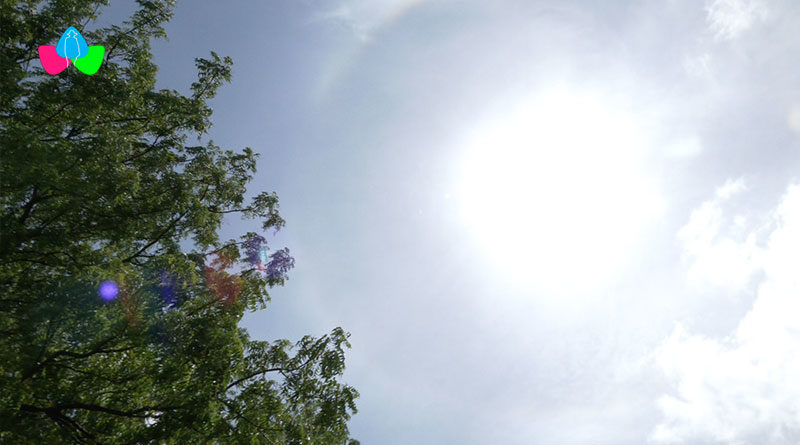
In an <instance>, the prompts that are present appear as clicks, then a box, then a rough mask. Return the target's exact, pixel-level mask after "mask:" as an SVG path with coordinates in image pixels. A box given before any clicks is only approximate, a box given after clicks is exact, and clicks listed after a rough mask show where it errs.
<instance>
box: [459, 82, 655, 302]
mask: <svg viewBox="0 0 800 445" xmlns="http://www.w3.org/2000/svg"><path fill="white" fill-rule="evenodd" d="M607 103H608V101H603V100H601V99H600V98H598V97H596V96H591V95H584V94H576V93H571V92H565V91H560V92H550V93H547V94H543V95H539V96H537V97H535V98H533V99H532V100H530V101H525V103H524V104H523V105H520V106H518V107H516V108H515V109H513V110H511V111H508V112H506V113H502V115H500V116H498V117H497V118H496V119H493V120H492V121H490V122H488V123H487V124H486V125H484V126H482V127H481V128H479V129H478V130H476V131H474V132H473V133H472V134H471V135H470V137H469V140H468V141H467V142H466V144H465V145H466V156H465V158H464V162H463V164H462V168H461V172H460V178H459V185H458V187H459V191H460V192H459V197H460V201H461V202H460V204H461V209H462V212H463V213H462V218H463V221H464V222H465V223H466V225H467V227H468V229H469V231H470V232H472V233H473V234H474V235H475V238H476V240H477V241H478V243H479V244H480V245H481V247H482V249H483V250H484V254H483V256H485V257H487V258H488V259H489V260H490V263H491V264H493V265H494V266H497V267H498V268H499V269H500V270H501V271H502V272H503V275H505V276H506V277H509V278H511V279H512V281H513V282H514V283H515V284H517V285H526V286H527V287H528V288H531V289H535V290H539V291H544V292H547V293H550V294H561V295H563V294H578V293H584V292H587V291H591V290H596V289H599V288H601V287H603V286H606V285H608V284H610V283H612V282H613V281H614V279H615V278H616V277H617V276H618V275H619V272H620V270H621V269H622V268H623V267H624V266H625V263H626V261H627V259H628V258H629V256H630V251H631V249H632V248H634V247H635V244H636V240H637V237H638V236H639V235H640V234H641V232H642V229H643V228H644V227H645V226H646V224H648V222H649V221H652V219H653V217H654V216H655V215H656V214H657V213H658V208H659V206H660V204H659V199H658V198H657V197H656V195H655V193H654V192H653V185H652V184H651V181H650V178H648V175H647V172H646V171H644V170H645V169H644V163H643V160H642V157H643V154H644V149H645V146H646V141H645V138H644V137H643V135H642V134H641V130H640V129H639V128H638V127H637V123H636V121H635V119H634V117H633V116H632V115H630V114H627V113H625V112H621V111H619V110H615V109H614V108H613V107H611V106H609V105H607Z"/></svg>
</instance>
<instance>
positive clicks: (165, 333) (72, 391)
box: [0, 0, 358, 444]
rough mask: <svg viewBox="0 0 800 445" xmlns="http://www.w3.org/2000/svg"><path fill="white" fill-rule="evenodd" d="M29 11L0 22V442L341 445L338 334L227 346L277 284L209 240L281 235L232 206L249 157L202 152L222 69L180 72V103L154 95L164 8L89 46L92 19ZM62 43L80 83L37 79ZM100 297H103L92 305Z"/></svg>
mask: <svg viewBox="0 0 800 445" xmlns="http://www.w3.org/2000/svg"><path fill="white" fill-rule="evenodd" d="M39 3H40V2H38V1H19V2H11V1H4V2H3V3H2V11H0V45H2V51H0V107H1V108H0V207H1V209H0V419H2V420H0V442H1V443H36V444H40V443H59V442H80V443H115V444H116V443H176V444H185V443H247V444H252V443H267V444H268V443H286V444H301V443H302V444H304V443H311V444H344V443H348V440H350V439H349V433H348V430H347V421H348V420H349V419H350V416H351V415H352V413H354V412H355V411H356V408H355V404H354V400H355V399H356V398H357V396H358V394H357V392H356V391H355V390H354V389H353V388H351V387H350V386H347V385H345V384H343V383H341V382H340V377H341V374H342V372H343V370H344V350H345V349H346V348H348V347H349V343H348V341H347V339H348V334H346V333H345V332H343V331H342V330H341V329H339V328H337V329H335V330H334V331H333V332H331V333H330V334H328V335H325V336H323V337H321V338H312V337H305V338H303V339H302V340H300V341H298V342H296V343H294V344H292V343H290V342H289V341H286V340H280V341H275V342H271V343H270V342H263V341H255V340H251V339H250V338H249V337H248V334H247V332H246V331H245V330H243V329H241V328H239V327H238V323H239V321H240V320H241V318H242V316H243V314H244V313H245V311H246V310H252V309H263V308H264V307H265V305H266V303H267V302H268V301H269V294H268V289H269V288H270V287H272V286H275V285H280V284H282V283H283V282H284V280H285V276H284V275H283V274H282V273H276V274H270V275H267V276H264V275H263V274H262V273H259V271H258V270H256V269H254V268H253V267H252V264H251V263H250V262H248V261H247V258H246V257H245V256H244V255H242V253H241V252H240V250H241V247H242V246H243V244H244V243H246V242H247V240H248V239H251V238H252V237H253V236H254V235H255V234H252V233H251V234H247V235H245V236H244V237H243V238H242V239H241V240H238V241H237V240H227V241H223V240H220V239H219V237H218V229H219V228H220V225H221V223H222V220H223V218H224V217H225V215H227V214H237V213H238V214H241V215H243V216H244V217H247V218H253V219H257V220H259V221H261V224H262V228H263V229H264V230H268V229H278V228H280V227H281V226H282V225H283V224H284V221H283V219H281V217H280V215H279V213H278V200H277V197H276V196H275V195H274V194H273V193H266V192H264V193H260V194H257V195H256V197H255V198H253V199H252V200H251V202H250V203H246V202H245V201H246V200H245V192H246V185H247V183H248V182H249V181H250V179H251V178H252V175H253V174H254V173H255V166H256V155H255V154H254V153H253V151H252V150H251V149H249V148H246V149H245V150H244V151H243V152H241V153H236V152H233V151H230V150H223V149H222V148H220V147H218V146H216V145H214V143H213V142H210V141H209V142H206V143H200V141H201V138H202V137H204V135H206V134H207V132H208V129H209V127H210V125H211V120H210V119H211V114H212V109H211V107H210V106H209V104H208V101H209V100H210V99H211V98H213V97H214V95H215V94H216V92H217V89H218V88H219V87H220V86H221V85H222V84H223V83H225V82H227V81H228V80H229V79H230V77H231V65H232V62H231V60H230V59H229V58H227V57H225V58H221V57H219V56H217V55H216V54H215V53H213V52H212V53H211V57H210V58H208V59H197V60H196V62H197V68H198V77H197V81H196V82H194V83H193V84H192V85H191V93H190V94H189V95H188V96H184V95H182V94H180V93H178V92H177V91H172V90H155V76H156V72H157V67H156V65H155V64H154V63H153V61H152V56H151V52H150V46H149V45H150V40H151V39H152V38H156V37H163V36H164V35H165V34H164V29H163V27H162V25H163V24H164V23H165V22H166V21H167V20H169V18H170V16H171V14H172V4H171V3H170V2H167V1H145V0H140V1H139V2H138V3H139V6H140V8H139V10H138V11H137V12H136V13H135V14H134V15H133V16H132V17H131V18H130V20H129V21H127V22H125V23H124V24H122V25H121V26H109V27H107V28H103V29H96V30H88V29H87V28H86V26H87V24H89V23H91V22H92V20H93V19H95V18H96V14H97V13H98V11H99V7H101V6H103V5H104V4H105V3H106V2H104V1H77V0H65V1H54V2H50V3H47V4H44V5H41V4H39ZM70 24H76V25H79V29H81V32H82V33H83V35H84V36H85V37H86V39H87V41H88V42H90V44H92V45H104V46H105V47H106V49H107V59H106V60H105V61H104V63H103V65H102V66H101V68H100V70H99V71H98V72H97V74H95V75H93V76H86V75H83V74H81V73H79V72H77V71H76V70H75V69H73V67H69V68H68V69H67V70H65V71H64V72H62V73H61V74H59V75H57V76H50V75H47V74H46V73H44V71H43V70H42V69H40V68H39V67H38V62H36V57H37V51H36V48H37V47H38V45H41V44H52V43H53V42H54V41H55V40H57V39H58V36H59V35H60V33H61V32H62V31H63V29H64V28H65V27H66V26H69V25H70ZM193 141H196V142H195V143H192V142H193ZM189 240H190V241H191V242H188V241H189ZM188 244H191V245H192V246H193V247H192V248H190V249H188V250H187V248H186V247H185V246H186V245H188ZM283 260H284V266H285V265H287V264H288V265H290V264H291V263H290V262H289V261H288V259H287V258H285V257H284V258H283ZM109 279H111V280H114V281H115V282H116V283H118V284H119V288H120V292H119V295H118V297H117V298H116V300H115V301H113V302H103V301H102V300H101V299H100V298H99V297H98V295H97V286H98V284H99V283H100V282H101V281H103V280H109ZM352 442H353V443H355V441H352Z"/></svg>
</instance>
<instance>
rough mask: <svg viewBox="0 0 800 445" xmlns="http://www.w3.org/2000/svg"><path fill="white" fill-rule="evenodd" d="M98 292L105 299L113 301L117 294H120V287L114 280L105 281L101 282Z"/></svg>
mask: <svg viewBox="0 0 800 445" xmlns="http://www.w3.org/2000/svg"><path fill="white" fill-rule="evenodd" d="M97 293H98V294H100V298H102V299H103V300H105V301H111V300H113V299H115V298H117V295H119V287H118V286H117V283H115V282H113V281H110V280H109V281H103V282H102V283H100V288H99V289H98V291H97Z"/></svg>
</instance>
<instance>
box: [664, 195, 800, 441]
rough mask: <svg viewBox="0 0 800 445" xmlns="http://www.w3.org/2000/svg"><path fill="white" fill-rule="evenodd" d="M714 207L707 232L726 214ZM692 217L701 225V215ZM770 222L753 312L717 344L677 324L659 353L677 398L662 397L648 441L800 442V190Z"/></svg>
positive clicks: (733, 274)
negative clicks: (799, 268) (799, 270)
mask: <svg viewBox="0 0 800 445" xmlns="http://www.w3.org/2000/svg"><path fill="white" fill-rule="evenodd" d="M736 188H739V187H738V186H736V185H735V182H734V183H729V184H728V185H727V186H724V187H722V188H721V189H720V190H719V191H718V193H717V198H716V199H717V200H720V199H726V197H730V195H731V193H733V192H734V190H735V189H736ZM715 205H716V204H712V205H711V206H709V205H706V204H704V207H701V209H700V210H698V211H699V212H700V213H705V214H711V215H712V216H711V217H710V218H704V220H705V222H710V224H706V227H715V224H716V223H718V222H719V220H720V218H721V217H723V216H725V215H722V214H721V213H720V211H719V208H718V207H715ZM693 218H694V220H695V222H694V224H698V223H697V221H699V219H700V217H698V216H696V215H693ZM771 220H772V223H774V226H773V227H774V229H773V230H772V232H771V234H770V235H769V237H768V239H767V241H766V243H765V246H763V247H762V248H760V251H761V259H760V262H759V268H760V269H761V270H762V271H763V280H762V281H761V282H760V285H759V287H758V290H757V297H756V299H755V301H754V303H753V307H752V308H751V310H750V311H749V313H747V315H746V316H745V317H744V318H743V319H742V320H741V321H740V322H739V324H738V327H737V328H736V330H735V331H734V332H732V333H731V334H730V335H729V336H727V337H725V338H723V339H714V338H708V337H704V336H701V335H693V334H691V333H690V332H688V331H687V330H686V329H685V328H683V327H682V326H678V327H677V328H676V329H675V331H674V332H673V333H672V335H671V336H670V337H669V338H667V340H666V341H665V342H664V343H663V344H662V345H661V347H660V348H659V349H658V352H657V354H656V355H657V360H658V363H659V365H660V367H661V368H662V369H663V371H664V372H665V373H666V375H667V376H668V377H669V378H670V379H671V381H672V382H673V383H674V385H675V390H676V393H675V394H672V395H664V396H662V397H661V398H660V399H659V401H658V405H659V406H660V408H661V410H662V413H663V420H662V422H661V423H660V424H659V425H658V426H657V427H656V428H655V430H654V431H653V433H652V435H651V438H650V439H651V442H654V443H659V444H689V443H726V444H749V443H765V444H766V443H768V444H775V445H783V444H786V445H788V444H796V443H798V441H800V381H799V380H798V379H797V376H798V375H800V317H798V316H797V314H798V313H800V298H798V295H800V278H798V277H800V274H798V273H797V270H796V267H797V265H798V264H800V186H798V185H793V186H791V187H789V189H788V190H787V192H786V193H785V195H784V196H783V198H782V200H781V202H780V204H779V205H778V206H777V207H776V208H775V209H774V211H773V212H772V214H771ZM691 224H693V223H692V222H690V225H691ZM718 226H719V225H718V224H716V227H718ZM713 232H714V230H711V231H710V232H709V233H706V234H704V235H703V236H700V237H698V238H703V237H704V236H705V237H707V236H709V235H710V234H713ZM752 237H753V232H750V233H749V234H747V235H745V236H744V241H740V242H739V243H738V244H736V245H735V246H734V250H735V249H740V250H744V251H748V250H752V249H754V248H755V247H752V246H751V241H749V240H750V239H752ZM732 242H733V241H732ZM706 244H707V243H706ZM722 264H724V262H723V263H722ZM739 273H741V271H740V270H737V269H736V268H735V267H734V268H732V269H730V270H729V271H728V276H729V278H730V279H731V280H732V281H740V280H741V278H740V277H739V276H737V274H739Z"/></svg>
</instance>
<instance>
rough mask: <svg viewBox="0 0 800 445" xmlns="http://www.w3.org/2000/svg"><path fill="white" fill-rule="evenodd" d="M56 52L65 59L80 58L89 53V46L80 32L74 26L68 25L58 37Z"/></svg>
mask: <svg viewBox="0 0 800 445" xmlns="http://www.w3.org/2000/svg"><path fill="white" fill-rule="evenodd" d="M56 54H58V55H59V56H61V57H63V58H65V59H80V58H81V57H83V56H85V55H87V54H89V46H88V45H87V44H86V40H85V39H84V38H83V36H82V35H81V33H79V32H78V30H77V29H75V27H74V26H70V27H69V28H67V30H66V31H64V34H61V38H60V39H58V45H56Z"/></svg>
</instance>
